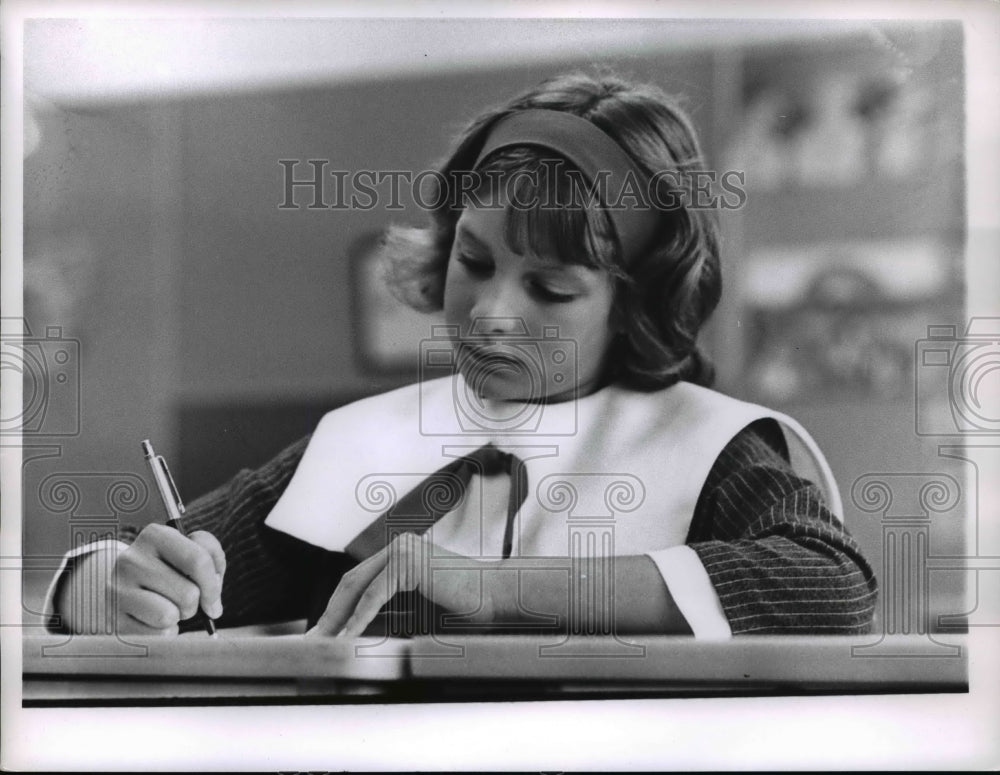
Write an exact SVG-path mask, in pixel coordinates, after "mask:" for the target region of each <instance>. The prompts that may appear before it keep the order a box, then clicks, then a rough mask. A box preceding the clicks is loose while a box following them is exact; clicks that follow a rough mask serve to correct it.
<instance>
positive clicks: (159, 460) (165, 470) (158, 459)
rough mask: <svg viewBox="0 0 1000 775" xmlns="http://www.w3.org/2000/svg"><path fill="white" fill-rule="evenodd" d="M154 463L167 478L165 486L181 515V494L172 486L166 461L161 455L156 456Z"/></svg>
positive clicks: (182, 504)
mask: <svg viewBox="0 0 1000 775" xmlns="http://www.w3.org/2000/svg"><path fill="white" fill-rule="evenodd" d="M156 462H157V463H159V464H160V468H161V469H162V471H163V473H164V475H165V476H166V477H167V484H168V485H169V486H170V494H171V495H172V496H173V498H174V503H176V504H177V511H179V512H180V513H181V514H183V513H184V503H183V502H182V501H181V494H180V493H179V492H178V491H177V485H176V484H174V477H173V476H172V475H171V474H170V469H169V468H168V467H167V461H166V460H164V458H163V455H157V456H156Z"/></svg>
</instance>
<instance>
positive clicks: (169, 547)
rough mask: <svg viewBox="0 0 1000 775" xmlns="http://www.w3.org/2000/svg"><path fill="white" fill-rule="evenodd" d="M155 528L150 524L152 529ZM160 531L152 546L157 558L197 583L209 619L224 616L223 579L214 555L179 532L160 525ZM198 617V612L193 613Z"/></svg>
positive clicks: (157, 532)
mask: <svg viewBox="0 0 1000 775" xmlns="http://www.w3.org/2000/svg"><path fill="white" fill-rule="evenodd" d="M152 527H154V526H153V525H150V528H152ZM157 527H161V528H162V530H158V531H156V534H155V538H156V540H155V542H154V543H153V545H152V547H151V548H153V550H154V551H155V552H156V555H157V556H158V557H159V558H160V559H162V560H163V561H164V562H165V563H167V564H168V565H170V566H171V567H172V568H175V569H176V570H177V571H178V572H179V573H181V574H182V575H184V576H186V577H187V578H189V579H191V581H193V582H194V583H195V584H196V585H197V587H198V589H199V591H200V600H201V602H202V603H203V604H204V605H205V613H207V614H208V615H209V616H215V615H217V614H221V610H219V609H220V608H221V605H217V604H219V601H220V600H221V597H222V577H221V576H220V575H219V574H218V573H217V572H216V565H215V560H214V559H213V556H212V554H211V553H210V552H209V550H208V549H206V548H205V547H204V546H202V545H201V544H200V543H198V542H196V541H194V540H193V539H191V538H188V537H187V536H185V535H182V534H181V533H180V532H179V531H177V530H174V529H172V528H169V527H166V526H164V525H160V526H157ZM191 616H194V611H192V612H191Z"/></svg>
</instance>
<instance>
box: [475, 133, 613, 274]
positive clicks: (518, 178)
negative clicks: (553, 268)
mask: <svg viewBox="0 0 1000 775" xmlns="http://www.w3.org/2000/svg"><path fill="white" fill-rule="evenodd" d="M545 153H546V155H545V156H544V157H543V156H541V155H540V153H539V151H538V150H536V149H534V148H528V147H520V148H508V149H504V150H502V151H499V152H498V153H496V154H494V155H491V156H489V157H487V159H486V161H485V163H484V164H482V165H480V167H479V168H478V170H477V171H478V172H481V173H487V176H486V178H485V179H484V182H483V184H482V185H481V186H480V187H479V189H478V190H477V191H476V194H477V195H480V196H482V195H484V194H487V193H488V194H489V195H490V197H491V198H490V199H488V200H486V201H489V202H491V203H497V202H500V201H502V202H504V207H505V209H506V218H505V224H504V239H505V241H506V242H507V247H509V248H510V249H511V250H512V251H514V252H515V253H517V254H518V255H525V254H533V255H536V256H540V257H544V258H550V259H555V260H557V261H559V262H560V263H563V264H575V265H579V266H584V267H587V268H588V269H603V270H605V271H608V272H610V273H611V274H612V275H615V276H619V275H621V274H622V272H621V269H620V268H619V266H620V264H619V256H618V252H619V249H618V243H617V240H616V239H615V233H614V227H613V225H612V223H611V218H610V217H609V216H608V214H607V213H606V212H605V211H604V209H603V208H602V207H601V206H600V205H599V204H596V203H591V202H588V201H587V197H586V195H585V190H584V188H585V186H584V185H581V181H582V176H581V175H580V172H579V170H578V169H577V167H576V166H575V165H573V164H571V163H570V162H569V161H566V160H565V159H561V158H558V157H556V158H554V157H553V154H552V152H551V151H548V152H545ZM501 193H502V197H503V198H502V199H498V198H497V197H498V196H499V195H501Z"/></svg>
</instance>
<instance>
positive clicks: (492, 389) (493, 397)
mask: <svg viewBox="0 0 1000 775" xmlns="http://www.w3.org/2000/svg"><path fill="white" fill-rule="evenodd" d="M463 377H465V382H466V385H467V386H468V387H470V388H471V389H472V391H473V392H474V393H475V394H476V396H477V397H478V398H480V399H482V400H484V401H517V402H520V403H553V404H554V403H559V402H561V401H569V400H571V399H573V398H576V397H577V391H576V390H574V389H572V388H571V389H570V390H566V389H565V388H559V387H556V386H554V385H537V384H525V383H524V382H523V381H522V380H513V379H505V378H504V377H502V376H488V377H483V376H482V375H480V376H479V378H478V379H473V380H470V379H469V377H468V375H464V374H463ZM581 395H582V394H581Z"/></svg>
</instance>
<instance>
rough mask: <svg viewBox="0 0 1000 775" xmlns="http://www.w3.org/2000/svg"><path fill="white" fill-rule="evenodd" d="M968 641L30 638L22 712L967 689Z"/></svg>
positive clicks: (291, 633)
mask: <svg viewBox="0 0 1000 775" xmlns="http://www.w3.org/2000/svg"><path fill="white" fill-rule="evenodd" d="M965 641H966V637H965V636H962V635H954V636H947V637H944V636H933V639H932V638H931V637H930V636H926V635H908V636H885V637H883V636H881V635H870V636H808V637H806V636H743V637H739V638H734V639H732V640H729V641H700V640H695V639H694V638H691V637H678V636H582V635H581V636H565V635H564V636H553V635H545V636H539V635H469V634H462V635H448V636H445V635H441V636H437V637H427V636H425V637H416V638H385V637H381V638H379V637H375V638H359V639H352V640H348V639H339V638H325V637H321V638H307V637H305V636H303V635H302V634H301V633H300V632H296V629H295V628H291V629H289V628H287V627H286V628H285V629H283V630H282V629H274V628H271V629H270V630H269V631H268V630H261V629H260V628H249V629H248V628H241V629H238V630H232V631H227V630H220V632H219V636H218V637H216V638H209V637H208V636H207V635H205V634H204V633H188V634H185V635H181V636H178V637H174V638H138V637H126V636H122V637H117V636H113V635H111V636H66V635H38V634H28V635H26V636H25V637H24V639H23V645H24V651H23V655H24V660H23V675H24V680H23V698H22V701H23V704H24V706H25V707H40V706H73V705H162V704H189V705H202V704H301V703H310V704H311V703H363V702H451V701H483V700H529V699H530V700H536V699H571V698H624V697H688V696H738V695H768V696H773V695H801V694H861V693H915V692H921V693H926V692H964V691H968V654H967V645H966V642H965Z"/></svg>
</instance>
